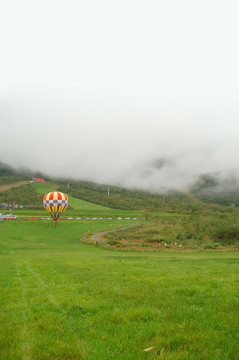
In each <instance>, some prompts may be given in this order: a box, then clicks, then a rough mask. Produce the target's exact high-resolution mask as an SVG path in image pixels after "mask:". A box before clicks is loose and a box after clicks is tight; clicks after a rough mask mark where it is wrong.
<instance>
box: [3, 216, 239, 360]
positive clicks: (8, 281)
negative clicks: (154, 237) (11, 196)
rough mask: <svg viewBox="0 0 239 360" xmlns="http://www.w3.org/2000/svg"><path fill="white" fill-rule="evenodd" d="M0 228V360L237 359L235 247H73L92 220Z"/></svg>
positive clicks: (238, 264) (95, 226)
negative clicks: (142, 249)
mask: <svg viewBox="0 0 239 360" xmlns="http://www.w3.org/2000/svg"><path fill="white" fill-rule="evenodd" d="M117 224H118V223H117V221H115V222H112V223H111V226H117ZM0 225H1V227H0V245H1V246H0V251H1V253H0V256H1V289H0V290H1V298H0V301H1V327H0V328H1V334H0V337H1V345H0V352H1V353H0V358H1V359H3V360H5V359H7V360H9V359H14V360H15V359H16V360H17V359H34V360H35V359H39V360H40V359H41V360H42V359H87V360H89V359H91V360H93V359H94V360H98V359H100V360H102V359H103V360H104V359H105V360H106V359H132V360H133V359H134V360H135V359H167V360H168V359H174V360H175V359H200V360H201V359H210V360H211V359H228V360H229V359H230V360H231V359H238V358H239V350H238V349H239V335H238V324H239V312H238V306H239V271H238V270H239V255H238V253H236V252H235V253H182V254H181V253H180V254H178V253H135V252H116V251H114V252H111V251H106V250H103V249H100V248H97V247H94V246H89V245H86V244H83V243H81V242H80V238H81V237H82V236H83V234H84V233H86V232H88V231H90V232H93V231H95V232H96V231H99V232H100V231H102V230H104V229H105V228H104V227H105V223H104V222H100V221H95V222H87V221H85V222H80V223H76V222H72V223H70V222H60V223H59V224H58V226H57V227H56V228H55V227H54V224H52V223H50V222H49V223H46V222H20V221H19V222H2V223H1V224H0ZM146 348H153V349H152V350H151V351H149V352H144V351H143V350H144V349H146Z"/></svg>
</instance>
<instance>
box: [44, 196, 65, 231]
mask: <svg viewBox="0 0 239 360" xmlns="http://www.w3.org/2000/svg"><path fill="white" fill-rule="evenodd" d="M43 205H44V207H45V209H46V211H48V212H49V214H51V217H52V219H53V220H54V221H55V224H56V222H57V220H58V219H59V217H60V216H61V214H62V213H63V212H64V211H65V209H66V208H67V206H68V198H67V196H66V195H65V194H63V193H62V192H58V191H54V192H50V193H48V194H46V195H45V196H44V199H43Z"/></svg>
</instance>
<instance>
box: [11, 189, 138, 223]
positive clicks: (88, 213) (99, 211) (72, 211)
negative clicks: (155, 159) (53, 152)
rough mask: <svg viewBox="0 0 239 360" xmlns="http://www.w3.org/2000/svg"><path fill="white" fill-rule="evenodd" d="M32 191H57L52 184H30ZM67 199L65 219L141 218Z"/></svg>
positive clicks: (26, 211)
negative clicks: (67, 205) (67, 207)
mask: <svg viewBox="0 0 239 360" xmlns="http://www.w3.org/2000/svg"><path fill="white" fill-rule="evenodd" d="M31 185H32V186H33V187H34V189H35V190H36V191H37V193H39V194H42V195H44V194H47V193H48V192H51V191H56V190H57V185H55V184H53V183H49V182H47V183H45V184H41V183H31ZM66 194H67V193H66ZM67 196H68V199H69V204H70V208H69V209H67V210H66V211H65V213H64V215H63V216H65V217H69V216H72V217H128V216H131V217H134V216H143V214H144V213H143V212H142V211H137V210H136V211H131V210H119V209H111V208H109V207H106V206H102V205H97V204H94V203H91V202H88V201H84V200H81V199H76V198H74V197H73V196H70V195H69V194H67ZM14 214H15V215H17V216H47V213H46V211H45V210H44V209H42V210H34V211H33V210H31V209H30V210H29V209H22V210H14Z"/></svg>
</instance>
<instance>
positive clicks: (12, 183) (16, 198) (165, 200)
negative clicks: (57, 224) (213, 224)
mask: <svg viewBox="0 0 239 360" xmlns="http://www.w3.org/2000/svg"><path fill="white" fill-rule="evenodd" d="M32 177H44V178H45V179H46V180H48V181H47V183H48V184H49V185H51V187H52V189H54V190H59V191H63V192H65V193H67V194H69V195H71V196H72V197H74V198H77V199H81V200H84V201H87V202H90V203H94V204H98V205H102V206H104V207H107V208H113V209H119V210H141V211H145V212H148V211H165V212H181V213H198V212H212V211H213V212H215V211H216V212H217V211H219V212H221V211H222V212H223V211H231V212H235V211H236V207H238V206H239V186H238V182H237V180H236V178H231V179H226V180H224V182H223V183H222V182H221V180H220V178H219V177H218V175H217V174H213V175H202V176H200V177H199V178H198V180H197V181H196V182H195V183H194V184H192V185H191V187H190V189H189V191H181V192H180V191H174V190H167V191H166V192H165V193H164V194H161V195H160V194H152V193H149V192H145V191H139V190H132V189H125V188H121V187H116V186H108V185H102V184H96V183H92V182H87V181H75V180H70V179H68V180H67V179H58V178H54V179H50V178H49V177H48V178H47V177H46V176H44V175H43V174H41V173H37V174H36V173H32V172H31V171H29V170H21V171H16V170H15V169H13V168H11V167H9V166H8V165H5V164H2V163H0V203H3V202H4V203H13V202H15V203H18V204H21V205H23V206H27V207H34V208H39V209H41V208H42V196H43V195H44V194H45V192H46V189H42V192H41V193H39V188H38V190H37V189H36V187H34V184H33V183H29V180H30V179H31V178H32ZM224 207H225V208H224ZM233 207H234V208H233Z"/></svg>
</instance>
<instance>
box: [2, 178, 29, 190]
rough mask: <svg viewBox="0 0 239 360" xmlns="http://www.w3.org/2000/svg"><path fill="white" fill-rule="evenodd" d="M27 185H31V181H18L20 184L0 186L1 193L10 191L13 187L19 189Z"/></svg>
mask: <svg viewBox="0 0 239 360" xmlns="http://www.w3.org/2000/svg"><path fill="white" fill-rule="evenodd" d="M26 184H29V180H24V181H18V182H15V183H11V184H6V185H0V192H1V191H6V190H9V189H11V188H12V187H19V186H22V185H26Z"/></svg>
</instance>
